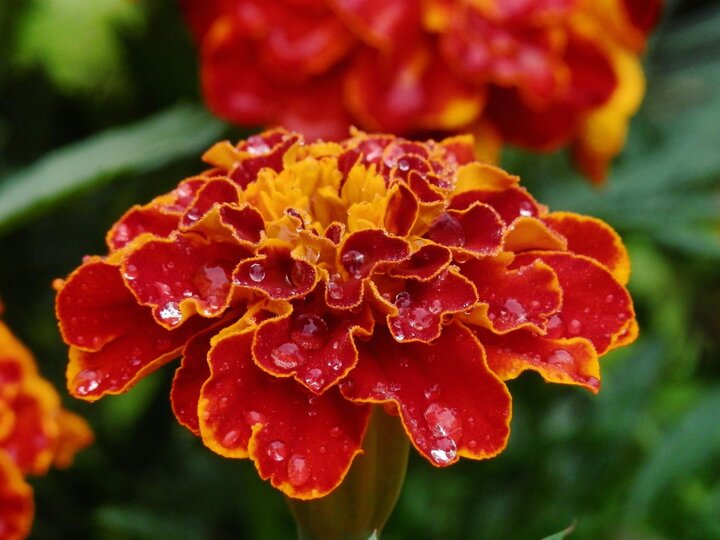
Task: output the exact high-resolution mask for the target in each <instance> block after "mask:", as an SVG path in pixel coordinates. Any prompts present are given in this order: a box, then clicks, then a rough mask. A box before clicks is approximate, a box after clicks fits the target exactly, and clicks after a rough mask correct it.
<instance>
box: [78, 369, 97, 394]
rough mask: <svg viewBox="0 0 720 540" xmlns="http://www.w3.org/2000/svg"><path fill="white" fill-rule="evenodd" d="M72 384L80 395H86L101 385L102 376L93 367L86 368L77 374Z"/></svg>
mask: <svg viewBox="0 0 720 540" xmlns="http://www.w3.org/2000/svg"><path fill="white" fill-rule="evenodd" d="M72 385H73V386H74V387H75V392H76V393H77V394H78V395H80V396H86V395H88V394H89V393H90V392H92V391H93V390H96V389H97V387H98V386H100V376H99V374H98V373H97V372H96V371H93V370H92V369H84V370H82V371H80V372H79V373H78V374H77V375H75V378H74V379H73V384H72Z"/></svg>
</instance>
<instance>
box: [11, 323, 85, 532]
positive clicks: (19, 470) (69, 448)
mask: <svg viewBox="0 0 720 540" xmlns="http://www.w3.org/2000/svg"><path fill="white" fill-rule="evenodd" d="M92 438H93V437H92V433H91V432H90V428H89V427H88V426H87V424H86V423H85V421H84V420H82V419H81V418H80V417H78V416H77V415H75V414H73V413H71V412H69V411H66V410H65V409H63V408H62V406H61V404H60V397H59V396H58V394H57V392H56V391H55V389H54V388H53V387H52V386H51V385H50V383H48V382H47V381H46V380H45V379H43V378H42V377H41V376H40V374H39V373H38V371H37V368H36V366H35V361H34V359H33V357H32V355H31V354H30V352H29V351H28V350H27V349H26V348H25V347H24V346H23V345H22V344H21V343H20V342H19V341H18V340H17V339H16V338H15V337H14V336H13V335H12V334H11V333H10V331H9V330H8V329H7V327H6V326H5V325H4V324H3V323H2V322H0V537H2V538H3V539H17V538H25V536H26V535H27V534H28V532H29V531H30V527H31V524H32V516H33V511H34V505H33V500H32V489H31V488H30V486H29V485H28V484H27V483H26V482H25V478H24V476H25V475H42V474H45V473H46V472H47V470H48V469H49V468H50V467H51V466H56V467H68V466H69V465H70V464H71V463H72V459H73V456H74V454H75V452H77V451H78V450H80V449H81V448H83V447H85V446H87V445H89V444H90V443H91V442H92Z"/></svg>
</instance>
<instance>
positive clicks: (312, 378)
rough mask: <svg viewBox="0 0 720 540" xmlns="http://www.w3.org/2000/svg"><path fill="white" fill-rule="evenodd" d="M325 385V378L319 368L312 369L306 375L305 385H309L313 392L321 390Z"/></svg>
mask: <svg viewBox="0 0 720 540" xmlns="http://www.w3.org/2000/svg"><path fill="white" fill-rule="evenodd" d="M324 383H325V377H324V376H323V372H322V370H320V369H319V368H312V369H310V370H308V372H307V373H306V374H305V384H307V385H308V388H310V389H311V390H315V391H317V390H320V388H322V385H323V384H324Z"/></svg>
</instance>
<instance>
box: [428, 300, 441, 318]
mask: <svg viewBox="0 0 720 540" xmlns="http://www.w3.org/2000/svg"><path fill="white" fill-rule="evenodd" d="M428 311H430V313H432V314H434V315H437V314H438V313H440V312H441V311H442V302H440V300H438V299H437V298H436V299H435V300H433V301H432V302H430V304H429V305H428Z"/></svg>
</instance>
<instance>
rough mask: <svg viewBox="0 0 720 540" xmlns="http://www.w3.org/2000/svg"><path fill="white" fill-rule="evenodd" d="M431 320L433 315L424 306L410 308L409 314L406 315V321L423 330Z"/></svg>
mask: <svg viewBox="0 0 720 540" xmlns="http://www.w3.org/2000/svg"><path fill="white" fill-rule="evenodd" d="M432 322H433V316H432V313H430V311H428V310H427V309H425V308H424V307H416V308H413V309H412V310H410V316H409V317H408V323H409V324H410V326H411V327H413V328H414V329H415V330H425V329H426V328H428V327H429V326H430V325H431V324H432Z"/></svg>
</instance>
